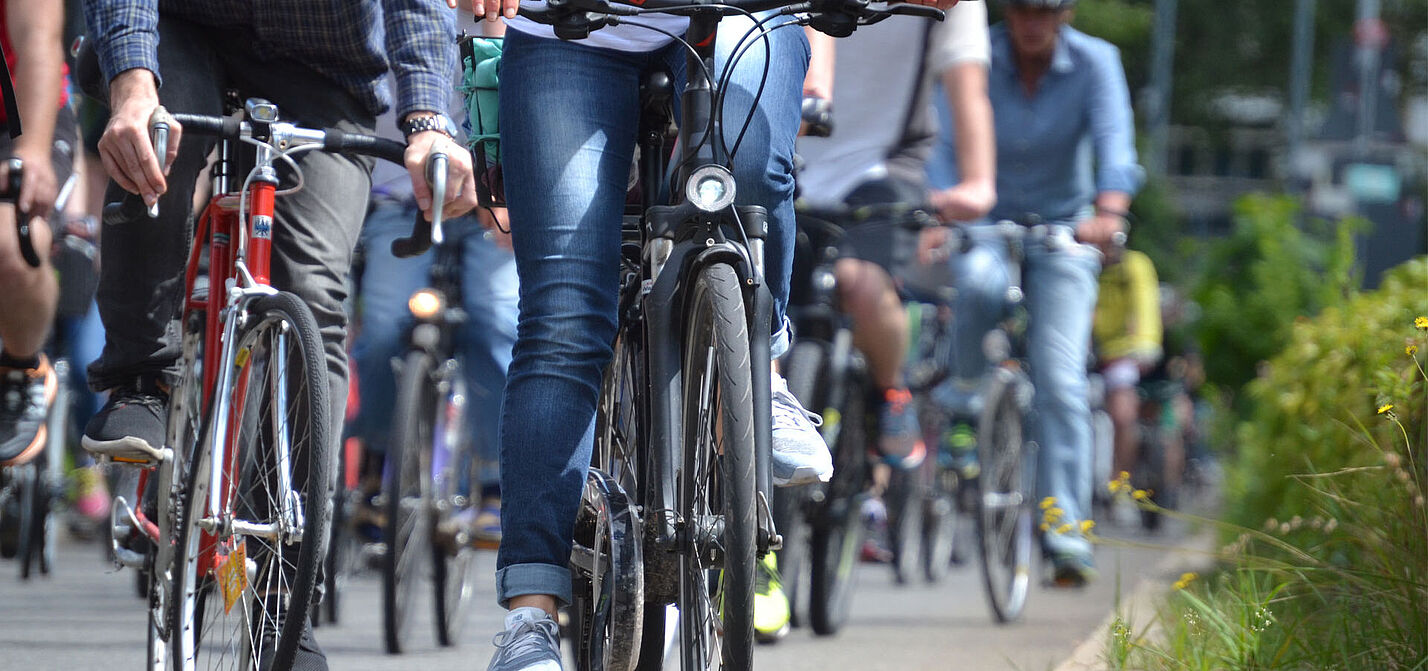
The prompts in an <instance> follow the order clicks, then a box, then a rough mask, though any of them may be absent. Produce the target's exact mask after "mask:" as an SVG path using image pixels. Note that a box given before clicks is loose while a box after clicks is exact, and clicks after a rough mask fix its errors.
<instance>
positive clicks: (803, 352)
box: [773, 340, 827, 627]
mask: <svg viewBox="0 0 1428 671" xmlns="http://www.w3.org/2000/svg"><path fill="white" fill-rule="evenodd" d="M826 349H827V346H826V345H824V344H823V343H821V342H817V341H814V340H805V341H801V342H798V343H795V344H794V346H793V348H792V349H790V350H789V352H788V354H787V355H786V356H784V358H783V360H782V361H783V363H782V367H783V373H784V377H785V379H786V380H787V381H788V391H789V393H791V394H793V396H794V398H797V399H798V402H799V403H802V404H803V407H805V408H814V409H817V410H822V409H823V399H822V398H821V395H820V394H819V393H818V390H819V384H818V378H819V376H820V373H821V372H822V370H823V365H822V364H823V357H824V356H825V354H824V352H825V351H826ZM814 488H815V486H814V485H801V486H798V487H775V488H774V491H773V516H774V528H775V529H778V532H779V535H781V536H783V549H781V550H779V551H778V571H779V574H780V577H781V578H782V582H783V593H784V595H785V596H787V597H788V612H789V624H790V625H792V626H795V627H797V626H801V625H802V624H803V620H804V618H803V611H802V609H801V608H800V606H801V604H802V599H803V597H804V596H805V594H804V592H803V585H804V583H805V582H807V580H808V572H809V567H808V564H809V559H808V557H809V547H808V544H809V538H810V531H809V525H808V517H807V510H808V508H809V507H810V505H811V501H810V500H809V498H810V497H811V496H813V491H814Z"/></svg>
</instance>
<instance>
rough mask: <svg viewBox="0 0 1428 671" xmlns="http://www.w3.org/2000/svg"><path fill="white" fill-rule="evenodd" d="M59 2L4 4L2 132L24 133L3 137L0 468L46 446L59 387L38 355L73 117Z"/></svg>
mask: <svg viewBox="0 0 1428 671" xmlns="http://www.w3.org/2000/svg"><path fill="white" fill-rule="evenodd" d="M63 11H64V7H63V6H62V5H61V4H59V3H53V2H50V3H30V2H15V1H13V0H0V49H3V51H4V57H5V64H6V67H7V68H8V71H9V72H11V73H12V74H13V75H14V84H15V86H14V95H15V98H14V100H9V101H6V103H8V104H7V105H6V107H8V106H10V105H13V106H14V108H15V109H16V111H17V112H18V113H19V114H18V118H13V119H12V118H10V116H9V114H8V113H7V111H6V109H5V107H0V127H4V126H6V125H9V124H11V123H12V122H13V123H14V124H15V126H14V127H17V128H18V127H20V126H19V123H20V121H21V120H23V122H24V125H23V128H22V132H21V134H20V136H19V137H13V138H12V137H11V134H10V133H0V191H6V192H8V191H9V187H10V176H11V171H13V170H20V171H21V174H22V175H23V179H22V181H21V182H20V185H19V186H20V189H19V193H18V194H8V193H7V195H9V196H12V197H14V198H15V201H14V204H13V205H12V204H8V203H7V204H3V205H0V287H4V290H3V291H0V466H8V465H10V464H12V463H19V462H23V461H26V460H28V459H31V458H33V457H34V455H36V454H38V453H39V452H40V450H41V449H42V448H43V447H44V445H45V438H46V435H47V433H46V428H45V417H46V416H47V415H48V413H49V407H50V404H51V402H53V400H54V398H55V393H56V391H57V390H58V384H59V383H58V380H57V379H56V377H55V373H54V370H53V369H52V368H51V367H50V363H49V360H48V359H47V358H46V357H45V355H44V353H43V352H42V351H41V349H42V348H43V347H44V345H45V339H46V337H47V336H48V335H49V331H50V325H51V324H52V323H53V322H54V312H55V304H56V301H57V300H58V295H59V294H58V291H59V289H58V283H57V282H56V280H55V271H54V268H53V267H52V266H51V264H50V259H49V252H50V239H51V232H50V228H49V226H48V225H47V224H46V223H45V218H46V217H47V216H48V215H49V214H50V210H51V209H52V208H53V206H54V203H55V198H56V197H57V195H58V194H59V189H60V185H62V184H63V183H64V182H65V180H66V179H68V178H69V173H70V170H71V167H72V161H73V158H74V156H73V151H74V146H75V144H76V141H75V138H74V129H75V125H74V115H73V112H72V111H71V110H70V109H69V106H68V94H67V83H66V77H67V68H66V66H65V63H64V47H63V45H62V43H61V40H62V39H63V38H62V36H61V30H62V28H63V25H64V15H63ZM21 212H24V213H28V215H29V217H30V220H29V221H28V222H23V223H27V224H28V225H29V227H30V242H31V244H32V246H33V249H34V252H35V254H36V256H38V258H39V262H40V263H39V266H38V267H32V266H31V265H30V264H29V263H28V262H27V261H26V260H25V259H24V258H23V257H22V254H21V247H20V238H19V235H18V232H19V227H18V226H17V223H20V222H17V219H18V217H19V216H20V213H21Z"/></svg>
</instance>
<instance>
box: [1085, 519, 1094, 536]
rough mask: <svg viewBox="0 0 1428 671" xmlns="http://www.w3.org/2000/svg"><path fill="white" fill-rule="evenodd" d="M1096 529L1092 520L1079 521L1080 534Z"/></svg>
mask: <svg viewBox="0 0 1428 671" xmlns="http://www.w3.org/2000/svg"><path fill="white" fill-rule="evenodd" d="M1094 528H1096V523H1095V522H1094V521H1092V520H1081V533H1083V534H1084V533H1087V532H1089V531H1090V530H1092V529H1094Z"/></svg>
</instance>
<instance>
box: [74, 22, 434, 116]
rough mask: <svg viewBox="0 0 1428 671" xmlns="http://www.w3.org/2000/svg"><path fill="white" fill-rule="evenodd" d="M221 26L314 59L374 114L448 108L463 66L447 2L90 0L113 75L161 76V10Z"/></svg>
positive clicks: (259, 44)
mask: <svg viewBox="0 0 1428 671" xmlns="http://www.w3.org/2000/svg"><path fill="white" fill-rule="evenodd" d="M160 12H163V14H164V15H165V16H179V17H182V18H184V19H187V20H189V21H193V22H195V23H199V24H202V25H206V26H212V27H213V29H214V30H223V29H224V28H225V27H229V26H241V27H244V28H247V29H249V30H251V31H252V32H253V34H254V39H255V50H256V51H257V52H259V53H271V54H273V55H275V56H282V57H287V58H292V59H294V60H297V61H299V62H302V63H306V64H308V65H309V66H311V67H312V68H313V69H315V70H317V71H318V72H320V73H322V74H324V75H326V76H328V77H330V78H331V79H332V80H333V81H334V82H336V83H337V84H339V85H341V86H342V87H343V88H345V89H347V90H348V91H350V92H351V93H352V94H353V95H355V96H357V99H358V100H361V101H363V103H364V104H365V105H366V106H367V108H368V109H369V110H371V112H372V114H374V115H376V114H380V113H382V112H384V111H386V110H387V109H388V108H389V107H390V106H391V103H392V100H391V93H390V92H389V91H388V87H387V82H386V73H387V70H388V68H390V69H391V70H392V72H393V73H395V74H396V81H397V105H396V112H397V118H398V119H401V118H402V117H403V116H405V115H406V114H408V113H409V112H413V111H418V110H421V111H433V112H441V111H444V110H446V108H447V95H448V93H449V91H450V90H451V73H453V72H455V71H456V37H455V36H456V27H455V20H454V18H453V14H452V12H451V11H450V10H449V9H447V7H446V3H444V2H442V1H441V0H84V13H85V16H86V17H87V19H88V22H89V33H90V36H91V37H92V38H93V39H94V44H95V49H96V51H97V53H98V55H99V64H100V67H101V68H102V69H103V71H104V76H105V78H106V80H112V79H113V78H114V76H115V75H117V74H119V73H120V72H123V71H125V70H129V69H132V68H144V69H146V70H149V71H151V72H153V73H154V75H155V76H156V77H159V78H160V82H162V73H161V72H159V63H158V57H157V56H156V48H157V46H158V42H159V33H158V21H159V13H160Z"/></svg>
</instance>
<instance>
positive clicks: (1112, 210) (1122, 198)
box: [1096, 191, 1131, 217]
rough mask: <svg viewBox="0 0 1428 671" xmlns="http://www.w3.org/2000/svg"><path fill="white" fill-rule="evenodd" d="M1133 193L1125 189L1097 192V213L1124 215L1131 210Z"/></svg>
mask: <svg viewBox="0 0 1428 671" xmlns="http://www.w3.org/2000/svg"><path fill="white" fill-rule="evenodd" d="M1130 204H1131V195H1130V194H1129V193H1126V192H1124V191H1101V192H1100V193H1097V194H1096V213H1097V214H1101V215H1112V216H1119V217H1124V216H1125V215H1126V214H1127V213H1129V212H1130Z"/></svg>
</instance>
